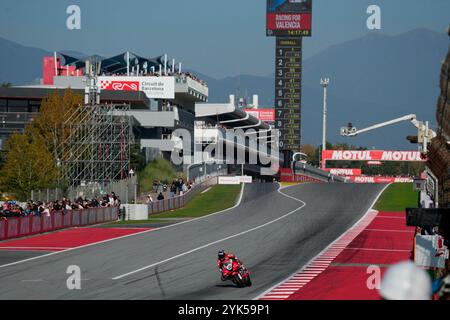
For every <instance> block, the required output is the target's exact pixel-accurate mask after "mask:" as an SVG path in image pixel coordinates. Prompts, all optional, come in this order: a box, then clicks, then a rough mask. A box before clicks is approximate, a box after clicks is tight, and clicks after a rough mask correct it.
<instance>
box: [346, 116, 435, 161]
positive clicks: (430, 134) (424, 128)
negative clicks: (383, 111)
mask: <svg viewBox="0 0 450 320" xmlns="http://www.w3.org/2000/svg"><path fill="white" fill-rule="evenodd" d="M403 121H410V122H411V123H412V125H413V126H415V127H416V128H417V129H418V135H417V142H418V143H421V144H422V146H423V147H422V152H424V153H427V144H428V142H429V141H431V139H433V138H435V137H436V132H434V131H433V130H431V129H430V128H429V127H428V121H426V122H425V123H423V122H422V121H418V120H417V117H416V115H415V114H408V115H405V116H403V117H400V118H396V119H393V120H389V121H385V122H381V123H377V124H374V125H372V126H370V127H367V128H364V129H359V130H358V129H357V128H356V127H354V126H353V125H352V124H351V123H349V124H348V125H347V127H342V128H341V136H344V137H354V136H356V135H358V134H360V133H363V132H367V131H371V130H375V129H379V128H383V127H386V126H389V125H392V124H396V123H399V122H403Z"/></svg>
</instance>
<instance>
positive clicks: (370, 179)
mask: <svg viewBox="0 0 450 320" xmlns="http://www.w3.org/2000/svg"><path fill="white" fill-rule="evenodd" d="M346 178H348V181H349V182H353V183H410V182H413V179H412V178H410V177H382V176H376V177H372V176H350V177H346Z"/></svg>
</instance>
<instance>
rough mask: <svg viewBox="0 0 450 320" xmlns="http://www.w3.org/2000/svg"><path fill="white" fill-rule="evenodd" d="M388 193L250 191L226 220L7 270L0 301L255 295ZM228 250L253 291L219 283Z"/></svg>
mask: <svg viewBox="0 0 450 320" xmlns="http://www.w3.org/2000/svg"><path fill="white" fill-rule="evenodd" d="M383 187H384V186H383V185H375V184H367V185H366V184H338V183H336V184H326V183H321V184H303V185H297V186H292V187H289V188H285V189H282V190H281V191H278V185H277V184H272V183H266V184H264V183H262V184H251V185H246V186H245V188H244V192H243V196H242V201H241V203H240V205H239V206H237V207H235V208H233V209H231V210H228V211H225V212H222V213H219V214H214V215H210V216H206V217H204V218H201V219H198V220H193V221H189V222H187V223H182V224H176V225H171V226H169V227H167V228H162V229H159V230H153V231H149V232H145V233H141V234H137V235H133V236H129V237H125V238H121V239H116V240H113V241H108V242H105V243H100V244H95V245H93V246H88V247H84V248H78V249H75V250H69V251H65V252H59V253H56V254H52V255H47V256H41V257H39V258H37V259H34V260H29V261H25V262H20V263H17V264H13V265H5V264H3V265H0V299H38V300H39V299H253V298H255V297H257V296H258V295H259V294H261V293H262V292H264V291H265V290H267V289H269V288H270V287H272V286H273V285H275V284H276V283H278V282H280V281H282V280H283V279H285V278H286V277H287V276H289V275H291V274H292V273H294V272H295V271H297V270H298V269H299V268H301V267H302V266H303V265H304V264H306V263H307V262H308V261H309V260H310V259H312V258H313V257H314V256H316V255H317V254H318V253H319V252H320V251H322V250H323V249H324V248H325V247H326V246H327V245H329V244H330V243H331V242H332V241H334V240H335V239H336V238H337V237H339V236H340V235H341V234H342V233H343V232H345V231H346V230H347V229H348V228H350V227H351V226H352V225H353V224H354V223H355V222H357V221H358V220H359V219H360V218H361V217H362V216H363V215H364V214H365V213H366V211H367V210H368V209H369V207H370V205H371V204H372V202H373V201H374V200H375V198H376V197H377V196H378V194H379V193H380V192H381V190H382V188H383ZM219 249H225V250H229V251H232V252H233V253H235V254H236V255H237V256H238V257H239V258H240V259H241V260H242V261H243V262H244V264H245V265H246V266H247V267H248V269H249V270H250V272H251V277H252V281H253V286H252V287H249V288H236V287H234V285H233V284H232V283H231V282H229V281H227V282H222V281H221V280H220V275H219V272H218V271H217V267H216V254H217V251H218V250H219ZM71 265H77V266H79V267H80V270H81V278H82V281H81V289H80V290H69V289H68V288H67V285H66V281H67V279H68V277H69V274H67V273H66V271H67V268H68V267H69V266H71ZM139 269H141V271H138V272H134V271H135V270H139Z"/></svg>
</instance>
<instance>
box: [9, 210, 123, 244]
mask: <svg viewBox="0 0 450 320" xmlns="http://www.w3.org/2000/svg"><path fill="white" fill-rule="evenodd" d="M118 218H119V208H118V207H105V208H89V209H82V210H67V211H53V212H52V213H51V214H50V215H49V216H46V215H41V216H27V217H13V218H7V219H2V220H0V240H6V239H12V238H18V237H25V236H30V235H33V234H39V233H45V232H50V231H55V230H60V229H65V228H71V227H82V226H87V225H92V224H97V223H102V222H109V221H116V220H117V219H118Z"/></svg>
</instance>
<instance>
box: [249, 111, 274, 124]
mask: <svg viewBox="0 0 450 320" xmlns="http://www.w3.org/2000/svg"><path fill="white" fill-rule="evenodd" d="M244 111H245V112H247V113H248V114H249V115H251V116H254V117H255V118H257V119H259V120H261V121H266V122H275V109H244Z"/></svg>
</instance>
